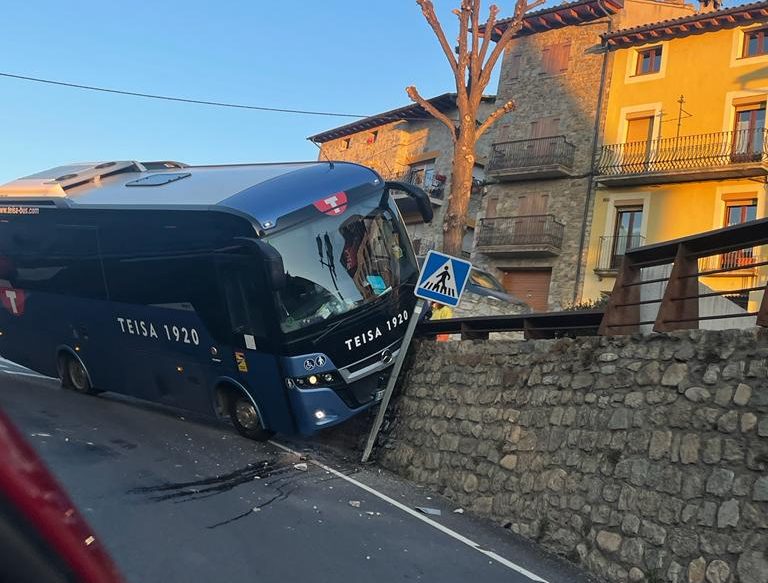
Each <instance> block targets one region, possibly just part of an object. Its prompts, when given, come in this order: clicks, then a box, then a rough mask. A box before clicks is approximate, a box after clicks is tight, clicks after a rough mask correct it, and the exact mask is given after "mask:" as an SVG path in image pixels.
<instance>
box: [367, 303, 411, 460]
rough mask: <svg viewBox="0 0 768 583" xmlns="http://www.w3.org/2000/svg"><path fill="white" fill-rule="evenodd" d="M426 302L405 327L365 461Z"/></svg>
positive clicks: (374, 440)
mask: <svg viewBox="0 0 768 583" xmlns="http://www.w3.org/2000/svg"><path fill="white" fill-rule="evenodd" d="M425 303H426V302H421V301H420V302H417V303H416V306H415V307H414V308H413V314H411V320H410V322H408V328H406V329H405V336H403V342H402V343H401V344H400V352H398V353H397V357H396V358H395V362H394V364H393V365H392V373H391V374H390V375H389V380H388V381H387V388H386V389H385V390H384V396H383V397H382V399H381V405H380V406H379V412H378V413H377V414H376V420H375V421H374V422H373V427H372V428H371V433H370V434H369V435H368V441H367V442H366V444H365V451H364V452H363V459H362V461H363V462H367V461H368V458H369V457H371V451H373V444H374V443H376V438H377V437H378V435H379V430H380V429H381V424H382V423H384V415H385V414H386V412H387V407H388V406H389V400H390V399H391V398H392V393H393V392H394V390H395V384H396V383H397V377H398V376H399V375H400V369H401V368H403V362H404V361H405V354H406V353H407V352H408V347H409V346H410V344H411V339H412V338H413V333H414V332H415V331H416V324H418V323H419V317H420V316H421V312H422V310H423V309H424V304H425Z"/></svg>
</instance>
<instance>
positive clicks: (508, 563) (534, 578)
mask: <svg viewBox="0 0 768 583" xmlns="http://www.w3.org/2000/svg"><path fill="white" fill-rule="evenodd" d="M269 443H271V444H272V445H274V446H276V447H279V448H280V449H282V450H283V451H287V452H289V453H292V454H294V455H297V456H301V455H302V454H300V453H299V452H297V451H294V450H292V449H291V448H289V447H286V446H285V445H283V444H281V443H277V442H276V441H271V440H270V442H269ZM309 461H310V462H311V463H312V464H314V465H316V466H317V467H319V468H321V469H323V470H325V471H326V472H330V473H332V474H333V475H334V476H336V477H338V478H341V479H342V480H345V481H347V482H349V483H350V484H352V485H354V486H357V487H358V488H360V489H362V490H365V491H366V492H368V493H369V494H373V495H374V496H376V497H377V498H379V499H381V500H383V501H384V502H387V503H388V504H391V505H392V506H394V507H395V508H399V509H400V510H402V511H403V512H405V513H407V514H410V515H411V516H413V517H414V518H417V519H419V520H421V521H422V522H425V523H427V524H428V525H430V526H431V527H433V528H436V529H437V530H439V531H440V532H442V533H444V534H447V535H448V536H450V537H452V538H454V539H456V540H457V541H459V542H461V543H464V544H465V545H467V546H468V547H470V548H472V549H474V550H476V551H477V552H479V553H483V554H484V555H485V556H486V557H488V558H489V559H493V560H494V561H496V562H497V563H501V564H502V565H504V566H505V567H508V568H509V569H512V570H513V571H517V572H518V573H520V574H521V575H523V576H525V577H528V578H529V579H530V580H531V581H536V582H537V583H548V582H547V581H546V580H545V579H542V578H541V577H539V576H538V575H536V574H535V573H531V572H530V571H528V570H527V569H525V568H523V567H521V566H520V565H517V564H515V563H513V562H512V561H510V560H508V559H505V558H504V557H502V556H501V555H498V554H496V553H494V552H493V551H488V550H486V549H484V548H483V547H482V546H480V545H479V544H478V543H476V542H474V541H473V540H471V539H468V538H467V537H465V536H464V535H462V534H459V533H458V532H456V531H454V530H451V529H450V528H448V527H447V526H443V525H442V524H440V523H439V522H435V521H434V520H432V519H431V518H427V517H426V516H424V515H423V514H419V513H418V512H416V511H415V510H413V509H412V508H409V507H408V506H406V505H405V504H402V503H400V502H398V501H397V500H395V499H393V498H390V497H389V496H387V495H386V494H383V493H381V492H379V491H378V490H374V489H373V488H371V487H370V486H366V485H365V484H363V483H362V482H358V481H357V480H355V479H354V478H351V477H349V476H347V475H346V474H342V473H341V472H339V471H338V470H334V469H333V468H332V467H330V466H326V465H325V464H323V463H320V462H318V461H316V460H313V459H310V460H309Z"/></svg>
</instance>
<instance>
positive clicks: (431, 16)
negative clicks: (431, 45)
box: [416, 0, 458, 71]
mask: <svg viewBox="0 0 768 583" xmlns="http://www.w3.org/2000/svg"><path fill="white" fill-rule="evenodd" d="M416 4H418V5H419V6H420V7H421V13H422V14H423V15H424V18H426V20H427V23H428V24H429V26H430V27H432V30H433V31H434V33H435V36H436V37H437V40H438V41H439V42H440V46H441V47H442V48H443V52H444V53H445V56H446V58H447V59H448V62H449V63H450V64H451V68H452V69H453V70H454V71H456V67H457V66H458V63H457V62H456V57H455V56H454V54H453V49H452V48H451V45H449V44H448V39H446V38H445V33H444V32H443V27H442V26H441V25H440V21H439V20H438V19H437V15H436V14H435V6H434V5H433V4H432V0H416Z"/></svg>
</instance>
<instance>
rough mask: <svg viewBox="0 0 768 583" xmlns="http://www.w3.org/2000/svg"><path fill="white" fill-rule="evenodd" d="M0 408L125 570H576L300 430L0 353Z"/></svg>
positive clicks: (388, 575)
mask: <svg viewBox="0 0 768 583" xmlns="http://www.w3.org/2000/svg"><path fill="white" fill-rule="evenodd" d="M0 407H2V409H3V410H5V411H6V412H7V413H8V414H9V415H10V417H11V418H12V419H13V420H14V422H15V423H16V424H17V426H18V427H19V428H20V429H21V430H22V431H23V432H24V433H25V434H26V435H27V437H28V439H29V440H30V442H31V443H32V445H33V446H34V447H35V449H36V450H37V451H38V452H39V453H40V454H41V456H42V457H43V459H44V460H45V461H46V463H47V464H48V465H49V467H50V468H51V469H52V470H53V472H54V474H55V475H56V476H57V477H58V478H59V480H60V481H61V482H62V483H63V485H64V486H65V488H66V489H67V490H68V492H69V494H70V496H71V497H72V498H73V499H74V501H75V503H76V504H77V505H78V506H79V508H80V510H81V512H82V514H83V515H84V516H85V517H86V519H87V520H88V521H89V522H90V523H91V525H92V526H93V528H94V530H95V531H96V533H97V535H98V536H99V537H100V538H101V540H102V542H103V543H104V544H105V546H106V547H107V549H108V550H109V551H110V553H111V554H112V556H113V558H114V559H115V561H116V562H117V564H118V566H119V568H120V570H121V572H122V573H123V575H124V576H125V578H126V579H127V581H128V582H129V583H139V582H142V583H145V582H155V581H156V582H167V583H171V582H179V583H182V582H183V583H194V582H198V581H199V582H214V581H259V582H262V581H265V582H281V583H284V582H286V581H312V582H313V583H319V582H325V581H328V582H331V581H333V582H337V581H340V580H344V581H350V582H358V581H366V582H387V583H391V582H392V581H438V582H440V583H453V582H466V581H483V582H485V583H493V582H500V581H504V582H512V583H518V582H519V583H526V582H529V581H532V580H533V581H535V580H543V581H548V582H551V583H558V582H562V583H579V582H586V581H587V580H586V578H584V577H583V576H582V575H581V574H580V573H579V572H578V571H576V570H575V569H573V568H572V567H571V566H570V565H568V564H566V563H564V562H561V561H559V560H557V559H554V558H552V557H551V556H549V555H545V554H543V553H541V552H540V551H539V550H538V549H536V548H535V547H534V546H533V545H530V544H529V543H527V542H526V541H523V540H522V539H519V538H517V537H515V536H514V535H512V534H511V533H509V532H508V531H505V530H503V529H501V528H499V527H497V526H494V525H492V524H490V523H487V522H485V521H482V520H480V519H477V518H474V517H472V516H470V515H469V514H457V513H454V512H453V510H454V509H455V507H453V506H451V505H450V503H449V502H448V501H446V500H444V499H442V498H440V497H439V496H435V495H433V494H431V493H429V492H427V491H425V490H424V489H421V488H417V487H415V486H413V485H410V484H408V483H406V482H404V481H402V480H399V479H396V478H395V477H393V476H391V475H388V474H387V473H385V472H381V471H379V470H377V469H376V468H375V467H370V466H367V467H365V468H360V467H359V466H357V464H355V463H353V462H352V461H348V460H344V459H343V458H341V457H337V456H333V455H331V454H328V453H327V452H322V453H321V452H319V451H318V449H317V447H316V446H315V444H313V443H312V442H305V443H301V442H298V443H297V442H295V441H294V442H291V445H290V447H291V448H293V450H294V452H295V448H299V449H302V450H304V452H305V453H307V452H309V453H308V455H306V456H305V457H306V459H301V458H299V457H298V456H297V455H296V454H295V453H292V452H291V451H287V450H286V449H283V448H284V447H285V445H284V444H285V443H287V442H285V441H281V440H280V439H279V438H278V439H277V440H276V441H275V442H274V443H255V442H252V441H249V440H246V439H243V438H241V437H240V436H238V435H237V434H236V433H235V432H234V430H233V429H231V428H230V427H227V426H226V425H220V424H216V423H212V422H208V421H204V420H200V419H189V418H185V417H186V416H185V415H184V414H180V413H179V412H173V411H169V410H167V409H163V408H158V407H156V406H153V405H148V404H145V403H140V402H138V401H135V400H131V399H126V398H124V397H119V396H117V395H112V394H109V393H106V394H104V395H101V396H99V397H92V396H86V395H80V394H77V393H74V392H71V391H66V390H63V389H61V388H60V387H59V384H58V381H55V380H53V379H47V378H44V377H40V376H39V375H35V374H34V373H31V372H30V371H26V370H25V369H22V368H20V367H18V366H16V365H14V364H12V363H9V362H8V361H4V360H2V359H0ZM300 463H306V464H307V465H306V470H304V469H302V468H303V466H299V468H298V469H297V468H296V467H294V466H295V464H300ZM358 503H359V505H358ZM416 506H427V507H434V508H438V509H440V510H442V515H441V516H429V517H424V516H422V515H421V514H419V513H417V512H414V511H413V510H412V509H413V508H414V507H416Z"/></svg>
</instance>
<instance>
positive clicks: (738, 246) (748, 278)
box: [599, 218, 768, 335]
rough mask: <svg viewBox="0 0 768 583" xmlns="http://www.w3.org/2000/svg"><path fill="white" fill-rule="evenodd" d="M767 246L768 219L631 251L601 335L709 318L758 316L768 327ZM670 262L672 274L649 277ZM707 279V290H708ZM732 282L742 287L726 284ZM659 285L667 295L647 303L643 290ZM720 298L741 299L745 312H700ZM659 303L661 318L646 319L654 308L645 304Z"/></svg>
mask: <svg viewBox="0 0 768 583" xmlns="http://www.w3.org/2000/svg"><path fill="white" fill-rule="evenodd" d="M766 244H768V218H767V219H760V220H756V221H749V222H746V223H742V224H740V225H734V226H731V227H726V228H723V229H717V230H714V231H708V232H706V233H701V234H699V235H692V236H690V237H683V238H681V239H675V240H672V241H666V242H664V243H657V244H653V245H646V246H644V247H638V248H636V249H632V250H629V251H627V252H626V254H625V255H624V261H623V262H622V264H621V266H620V268H619V271H618V274H617V278H616V283H615V285H614V288H613V292H612V293H611V297H610V300H609V302H608V306H607V307H606V310H605V317H604V318H603V322H602V323H601V325H600V331H599V333H600V334H601V335H619V334H632V333H635V332H638V331H639V330H640V326H643V325H646V326H649V325H652V326H653V331H655V332H667V331H672V330H683V329H691V328H698V327H700V324H701V322H705V321H709V320H721V319H729V318H730V319H736V318H739V319H740V318H748V317H756V324H757V325H758V326H768V294H765V293H763V296H762V298H761V299H759V300H758V298H757V295H758V294H759V293H760V292H765V290H766V273H768V272H766V270H765V269H761V268H764V267H766V266H768V260H766V259H765V257H766V256H768V255H766V253H765V252H764V251H762V250H761V249H760V246H762V245H766ZM670 264H671V272H670V273H669V275H664V276H659V275H658V274H656V275H655V276H652V277H644V274H643V270H644V269H648V268H653V267H658V266H662V265H670ZM646 275H647V273H646ZM702 278H704V279H705V282H706V286H707V287H705V288H704V290H702V287H703V286H701V285H700V283H702V282H701V280H702ZM729 282H730V283H731V284H732V285H733V284H734V283H735V284H736V287H732V285H731V286H728V285H725V284H727V283H729ZM653 284H656V285H660V286H662V287H663V288H664V291H663V294H661V297H660V298H646V299H644V298H643V297H642V293H641V288H642V286H647V285H653ZM718 296H719V297H721V298H726V299H731V301H732V302H734V303H733V306H737V305H738V304H737V303H735V299H737V298H741V299H742V300H744V301H741V310H740V311H731V312H730V313H714V314H705V315H702V314H700V300H702V299H704V298H716V297H718ZM745 298H746V299H745ZM758 301H759V308H758V309H755V307H757V302H758ZM655 305H658V310H657V311H656V315H655V317H647V315H646V316H645V319H641V312H642V311H643V310H646V311H647V309H648V308H646V307H645V306H655ZM652 311H653V309H652ZM742 321H744V320H742Z"/></svg>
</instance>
